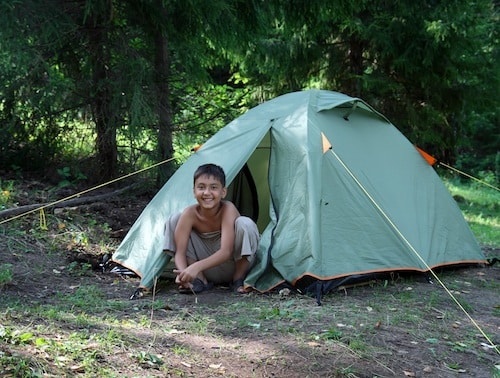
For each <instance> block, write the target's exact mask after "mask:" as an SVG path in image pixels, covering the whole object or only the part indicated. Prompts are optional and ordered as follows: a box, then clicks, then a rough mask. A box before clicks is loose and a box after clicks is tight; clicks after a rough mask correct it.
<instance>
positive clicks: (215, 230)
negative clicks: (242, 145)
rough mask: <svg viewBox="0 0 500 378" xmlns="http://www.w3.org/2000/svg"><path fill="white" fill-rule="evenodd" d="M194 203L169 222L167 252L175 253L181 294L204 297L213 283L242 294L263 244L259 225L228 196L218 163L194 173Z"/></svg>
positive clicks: (201, 167)
mask: <svg viewBox="0 0 500 378" xmlns="http://www.w3.org/2000/svg"><path fill="white" fill-rule="evenodd" d="M193 192H194V197H195V199H196V201H197V204H196V205H191V206H188V207H187V208H186V209H184V211H182V212H181V213H180V214H176V215H173V216H171V217H170V218H169V220H168V222H167V223H166V227H165V245H164V250H166V251H167V252H168V251H171V252H174V253H175V266H176V269H175V270H174V273H176V274H177V277H176V279H175V282H176V283H177V284H179V289H180V292H181V293H191V292H194V293H200V292H202V291H204V290H208V289H210V288H212V287H213V284H214V283H216V284H221V283H231V282H232V284H233V290H234V291H235V292H237V293H244V292H245V289H244V286H243V281H244V279H245V277H246V274H247V273H248V270H249V268H250V266H251V263H252V261H253V257H254V255H255V252H256V251H257V247H258V243H259V238H260V235H259V231H258V229H257V225H256V224H255V223H254V222H253V221H252V220H251V219H250V218H248V217H244V216H241V215H240V213H239V212H238V210H237V209H236V206H234V204H233V203H231V202H229V201H226V200H224V198H225V196H226V192H227V189H226V175H225V173H224V170H223V169H222V168H221V167H219V166H217V165H215V164H205V165H201V166H200V167H198V169H197V170H196V172H195V173H194V188H193Z"/></svg>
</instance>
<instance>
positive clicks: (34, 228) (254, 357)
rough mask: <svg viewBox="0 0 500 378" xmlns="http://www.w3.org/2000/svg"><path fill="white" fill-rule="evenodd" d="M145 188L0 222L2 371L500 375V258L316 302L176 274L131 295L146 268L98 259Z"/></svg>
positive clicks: (134, 211) (137, 208)
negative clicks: (192, 285)
mask: <svg viewBox="0 0 500 378" xmlns="http://www.w3.org/2000/svg"><path fill="white" fill-rule="evenodd" d="M149 199H150V198H148V196H142V197H127V196H126V195H123V196H121V197H120V199H116V198H115V199H112V200H106V201H104V202H99V203H93V204H90V205H84V206H79V207H77V208H71V209H64V210H61V211H59V212H56V213H53V212H50V213H49V212H47V214H46V218H45V217H42V216H41V215H40V214H39V213H36V214H35V215H31V216H28V217H25V218H23V219H20V220H14V221H12V222H8V223H6V224H2V225H0V234H1V239H0V264H11V265H12V272H13V275H12V280H11V281H10V282H9V283H8V284H6V285H4V286H3V287H2V286H1V285H0V296H1V303H0V341H1V343H0V372H1V371H3V373H2V374H3V375H2V374H0V375H2V376H5V377H9V376H10V377H17V376H27V377H29V376H33V377H34V376H44V377H59V376H81V377H93V376H103V377H139V376H141V377H242V378H245V377H289V378H292V377H301V378H302V377H485V378H486V377H499V376H500V367H499V365H500V352H499V351H498V347H497V349H495V348H492V347H491V345H490V343H489V341H492V342H493V344H495V343H496V344H497V345H498V344H499V343H500V264H498V263H497V264H495V265H493V266H473V267H467V268H461V269H453V270H447V271H443V272H439V273H438V275H439V277H440V279H441V280H442V282H443V283H444V284H445V286H446V287H447V290H445V289H444V288H443V287H442V286H441V285H440V284H438V283H437V282H435V283H434V284H431V283H429V282H428V281H427V280H426V279H425V278H424V277H423V276H420V275H411V276H399V275H393V276H391V277H387V279H383V280H374V281H370V282H367V283H366V284H365V285H360V286H355V287H350V288H344V289H343V290H341V291H337V292H335V293H331V294H328V295H326V296H324V297H323V298H322V305H321V306H318V305H317V303H316V300H315V298H311V297H308V296H304V295H299V294H295V293H293V292H291V293H288V292H286V291H281V292H273V293H269V294H259V293H249V294H246V295H238V294H233V293H232V292H231V291H230V290H229V289H228V288H225V287H216V288H214V289H213V290H211V291H208V292H204V293H201V294H198V295H185V294H179V293H178V290H177V288H176V286H175V284H174V283H173V282H172V280H171V279H170V278H169V277H164V278H162V279H160V280H159V282H158V283H157V285H156V292H155V293H154V295H152V294H149V295H146V296H145V297H143V298H142V299H138V300H129V297H130V295H131V294H132V293H133V292H134V290H135V289H136V288H137V286H138V284H139V279H138V278H136V277H127V276H116V275H113V274H110V273H104V272H102V271H101V270H100V268H99V265H98V259H99V258H101V257H102V255H103V254H104V253H106V252H108V253H109V252H112V251H113V250H114V248H116V245H117V244H118V243H119V241H120V237H122V236H123V234H124V231H120V230H127V229H128V228H129V227H130V226H131V225H132V223H133V222H134V221H135V219H136V218H137V217H138V215H139V214H140V212H141V211H142V209H143V208H144V206H145V205H146V204H147V202H148V201H149ZM32 201H34V199H32ZM117 236H118V238H117ZM97 238H99V241H97ZM485 253H486V256H487V257H498V256H499V254H500V251H499V250H498V249H495V248H485ZM94 258H95V259H94ZM91 265H92V266H93V269H91V268H90V266H91ZM4 266H5V265H4ZM450 294H452V295H453V297H454V298H455V299H456V300H457V301H458V303H459V304H460V305H458V304H457V303H456V302H455V301H454V300H453V299H452V297H451V295H450ZM464 310H465V312H464ZM26 334H27V335H30V336H24V338H23V336H22V335H26ZM20 335H21V336H20ZM484 335H487V336H488V338H485V337H484ZM488 339H489V340H488ZM23 369H24V370H23ZM20 372H24V374H20ZM27 372H29V374H28V373H27ZM30 374H32V375H30Z"/></svg>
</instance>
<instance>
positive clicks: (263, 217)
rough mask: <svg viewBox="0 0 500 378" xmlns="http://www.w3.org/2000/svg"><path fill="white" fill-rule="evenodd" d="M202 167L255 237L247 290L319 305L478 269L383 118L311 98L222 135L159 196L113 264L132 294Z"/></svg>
mask: <svg viewBox="0 0 500 378" xmlns="http://www.w3.org/2000/svg"><path fill="white" fill-rule="evenodd" d="M205 163H215V164H218V165H220V166H222V167H223V168H224V170H225V172H226V175H227V182H229V183H231V185H230V187H229V190H228V192H229V197H230V199H232V200H233V201H234V202H235V203H236V204H237V206H238V207H239V208H240V211H241V212H242V213H243V214H245V215H248V216H251V217H253V218H254V219H255V220H256V222H257V225H258V227H259V230H260V232H261V234H262V237H261V242H260V246H259V250H258V253H257V258H256V263H255V264H254V266H253V268H252V270H251V271H250V273H249V275H248V277H247V279H246V281H245V285H246V286H247V287H248V286H250V287H252V288H254V289H256V290H258V291H261V292H265V291H268V290H271V289H273V288H276V287H278V286H279V285H281V284H288V285H292V286H294V287H295V288H297V289H299V290H310V289H311V288H312V287H316V290H321V292H322V293H324V292H326V291H328V290H329V289H331V288H332V287H334V286H336V285H338V283H339V282H344V281H345V280H346V279H351V278H352V279H357V278H363V277H367V276H369V275H373V274H379V273H384V272H398V271H418V272H427V271H429V270H430V269H434V268H436V267H444V266H451V265H457V264H481V263H485V257H484V255H483V253H482V251H481V249H480V247H479V245H478V243H477V241H476V240H475V238H474V236H473V234H472V232H471V230H470V229H469V227H468V225H467V223H466V222H465V220H464V218H463V216H462V213H461V211H460V209H459V208H458V206H457V204H456V203H455V201H454V199H453V198H452V196H451V195H450V193H449V192H448V190H447V189H446V187H445V186H444V185H443V183H442V182H441V180H440V178H439V177H438V175H437V174H436V173H435V171H434V169H433V168H432V166H431V165H429V164H428V162H427V161H426V160H425V159H424V157H423V156H422V155H421V154H420V153H419V151H418V150H417V149H416V148H415V146H413V145H412V144H411V143H410V142H409V141H408V140H407V139H406V138H405V137H404V136H403V135H402V134H401V133H400V132H399V131H398V130H397V128H396V127H395V126H393V125H392V124H391V123H390V122H389V120H388V119H387V118H386V117H384V116H383V115H382V114H380V113H378V112H377V111H375V110H374V109H373V108H372V107H371V106H369V105H368V104H367V103H365V102H364V101H363V100H361V99H358V98H353V97H349V96H347V95H344V94H341V93H337V92H331V91H325V90H308V91H301V92H294V93H289V94H285V95H282V96H280V97H277V98H275V99H273V100H270V101H268V102H265V103H263V104H261V105H259V106H257V107H255V108H253V109H251V110H249V111H248V112H246V113H245V114H244V115H242V116H240V117H238V118H237V119H235V120H234V121H232V122H231V123H229V124H228V125H227V126H225V127H224V128H222V129H221V130H220V131H219V132H217V133H216V134H215V135H214V136H213V137H212V138H210V139H209V140H208V141H207V142H206V143H205V144H204V145H203V146H202V147H201V148H200V149H199V150H198V151H197V152H195V153H194V154H193V155H192V156H190V157H189V159H188V160H187V161H186V162H185V163H184V164H183V165H182V166H181V167H180V168H179V169H178V170H177V171H176V172H175V174H174V175H173V176H172V177H171V178H170V179H169V180H168V182H167V183H166V184H165V185H164V186H163V188H162V189H161V190H160V191H159V192H158V193H157V194H156V196H155V197H154V198H153V199H152V201H151V202H150V203H149V204H148V206H147V207H146V208H145V209H144V211H143V212H142V214H141V215H140V217H139V218H138V219H137V221H136V222H135V224H134V225H133V226H132V228H131V229H130V231H129V232H128V234H127V235H126V237H125V238H124V240H123V241H122V243H121V244H120V246H119V247H118V249H117V250H116V252H115V253H114V255H113V257H112V261H114V262H116V263H118V264H120V265H122V266H124V267H126V268H128V269H130V270H132V271H133V272H135V273H137V274H138V275H139V276H140V277H141V284H140V286H141V287H143V288H151V287H152V285H153V282H154V280H155V278H156V277H158V276H159V275H160V274H161V273H162V272H163V270H164V269H165V266H166V265H167V263H168V262H169V260H170V257H169V256H168V255H167V254H165V253H164V252H163V251H162V242H163V230H164V223H165V220H166V219H167V217H168V216H169V215H170V214H172V213H175V212H178V211H181V210H182V209H183V208H184V207H186V206H188V205H190V204H193V203H194V202H195V200H194V197H193V194H192V180H193V179H192V176H193V173H194V171H195V170H196V168H197V167H198V166H199V165H201V164H205ZM332 283H336V284H335V285H332ZM318 285H319V286H318ZM318 288H319V289H318Z"/></svg>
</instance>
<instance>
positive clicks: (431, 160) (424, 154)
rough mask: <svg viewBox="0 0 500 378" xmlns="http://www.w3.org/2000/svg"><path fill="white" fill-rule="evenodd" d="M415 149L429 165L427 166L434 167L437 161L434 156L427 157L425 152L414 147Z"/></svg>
mask: <svg viewBox="0 0 500 378" xmlns="http://www.w3.org/2000/svg"><path fill="white" fill-rule="evenodd" d="M415 148H416V149H417V151H418V152H420V155H422V157H423V158H424V159H425V160H426V161H427V163H429V165H434V164H436V163H437V159H436V158H435V157H434V156H432V155H429V154H428V153H427V152H425V151H424V150H422V149H421V148H418V147H417V146H415Z"/></svg>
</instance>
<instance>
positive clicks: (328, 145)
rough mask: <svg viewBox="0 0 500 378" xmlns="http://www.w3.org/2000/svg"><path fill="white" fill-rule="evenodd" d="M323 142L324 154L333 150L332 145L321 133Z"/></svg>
mask: <svg viewBox="0 0 500 378" xmlns="http://www.w3.org/2000/svg"><path fill="white" fill-rule="evenodd" d="M321 142H322V143H323V153H325V152H326V151H328V150H331V149H332V144H331V143H330V141H329V140H328V138H327V137H326V136H325V134H323V133H321Z"/></svg>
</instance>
